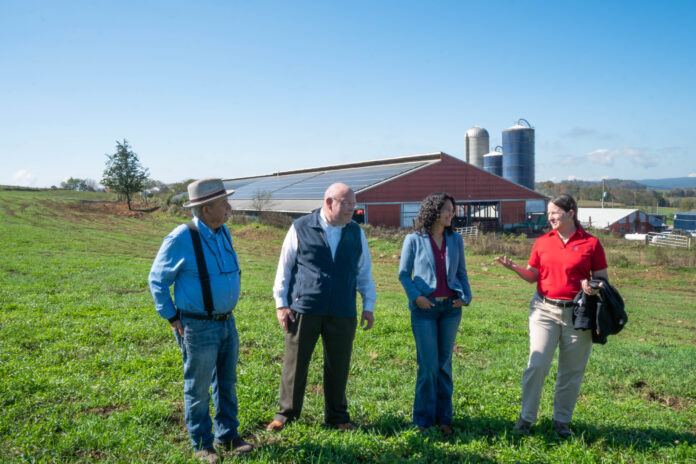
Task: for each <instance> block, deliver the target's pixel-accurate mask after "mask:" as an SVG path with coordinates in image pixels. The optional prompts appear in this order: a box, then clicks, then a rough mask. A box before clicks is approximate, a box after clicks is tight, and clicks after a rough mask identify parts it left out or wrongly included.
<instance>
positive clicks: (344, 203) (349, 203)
mask: <svg viewBox="0 0 696 464" xmlns="http://www.w3.org/2000/svg"><path fill="white" fill-rule="evenodd" d="M331 199H332V200H334V201H337V202H339V203H340V204H341V206H345V207H346V208H355V205H357V203H356V202H354V201H347V200H339V199H338V198H334V197H331Z"/></svg>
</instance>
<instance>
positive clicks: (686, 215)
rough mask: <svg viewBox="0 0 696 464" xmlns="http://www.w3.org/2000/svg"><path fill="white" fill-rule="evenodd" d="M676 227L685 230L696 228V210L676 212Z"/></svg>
mask: <svg viewBox="0 0 696 464" xmlns="http://www.w3.org/2000/svg"><path fill="white" fill-rule="evenodd" d="M674 228H675V229H677V230H683V231H684V232H691V231H694V230H696V211H680V212H678V213H674Z"/></svg>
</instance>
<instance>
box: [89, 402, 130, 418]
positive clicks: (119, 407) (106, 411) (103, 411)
mask: <svg viewBox="0 0 696 464" xmlns="http://www.w3.org/2000/svg"><path fill="white" fill-rule="evenodd" d="M130 408H131V405H130V404H114V405H112V406H107V407H105V408H89V409H87V410H85V411H82V414H83V415H87V414H97V415H99V416H102V417H109V416H110V415H112V414H113V413H115V412H116V411H127V410H129V409H130Z"/></svg>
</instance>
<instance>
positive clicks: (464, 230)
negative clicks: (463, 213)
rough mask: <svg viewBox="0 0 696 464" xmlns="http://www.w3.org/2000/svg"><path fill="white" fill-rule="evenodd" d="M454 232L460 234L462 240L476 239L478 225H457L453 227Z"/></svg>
mask: <svg viewBox="0 0 696 464" xmlns="http://www.w3.org/2000/svg"><path fill="white" fill-rule="evenodd" d="M454 230H455V232H457V233H458V234H461V235H462V237H463V238H464V240H465V241H466V240H476V237H478V233H479V230H478V227H476V226H472V227H457V228H456V229H454Z"/></svg>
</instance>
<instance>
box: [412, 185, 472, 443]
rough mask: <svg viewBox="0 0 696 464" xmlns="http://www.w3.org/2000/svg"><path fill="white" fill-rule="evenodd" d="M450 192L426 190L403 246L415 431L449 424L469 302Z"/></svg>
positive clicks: (447, 428)
mask: <svg viewBox="0 0 696 464" xmlns="http://www.w3.org/2000/svg"><path fill="white" fill-rule="evenodd" d="M454 205H455V201H454V198H453V197H452V196H451V195H449V194H447V193H443V192H437V193H433V194H430V195H428V197H427V198H426V199H425V200H423V203H422V204H421V207H420V210H419V211H418V216H417V217H416V219H415V220H414V224H413V229H414V232H412V233H410V234H408V235H407V236H406V239H405V240H404V245H403V248H402V250H401V263H400V265H399V281H401V285H403V287H404V290H405V291H406V296H407V297H408V307H409V309H410V310H411V328H412V330H413V338H414V339H415V341H416V352H417V354H418V377H417V379H416V395H415V399H414V401H413V423H414V424H415V425H416V427H417V428H418V430H419V431H422V430H424V429H425V428H427V427H430V426H432V425H434V424H437V425H438V426H439V428H440V430H441V431H442V433H444V434H445V435H451V434H452V433H453V430H452V426H451V425H450V423H451V422H452V390H453V384H452V351H453V349H454V341H455V339H456V337H457V330H458V328H459V322H460V320H461V318H462V306H468V305H469V303H470V302H471V289H470V288H469V279H468V277H467V274H466V263H465V261H464V241H463V240H462V236H461V235H459V234H458V233H456V232H454V231H453V230H452V219H453V218H454Z"/></svg>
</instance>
